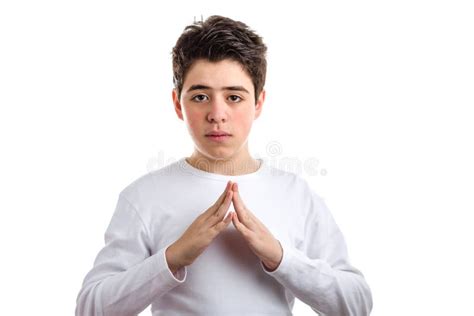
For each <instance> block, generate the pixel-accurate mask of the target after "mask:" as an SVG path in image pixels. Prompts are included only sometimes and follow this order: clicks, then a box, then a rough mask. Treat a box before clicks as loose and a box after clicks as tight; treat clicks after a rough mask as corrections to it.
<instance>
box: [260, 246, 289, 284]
mask: <svg viewBox="0 0 474 316" xmlns="http://www.w3.org/2000/svg"><path fill="white" fill-rule="evenodd" d="M280 244H281V248H282V249H283V256H282V258H281V262H280V265H279V266H278V267H277V268H276V269H275V270H273V271H269V270H267V268H265V265H264V264H263V262H262V261H261V260H260V265H261V266H262V269H263V271H265V273H267V274H269V275H271V276H274V277H276V276H280V275H284V274H286V273H287V272H288V271H289V269H290V267H291V261H292V260H293V259H294V256H295V254H294V252H293V251H294V250H293V248H291V247H290V246H287V245H286V244H285V243H284V242H282V241H280Z"/></svg>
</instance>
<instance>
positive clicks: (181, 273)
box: [157, 243, 188, 285]
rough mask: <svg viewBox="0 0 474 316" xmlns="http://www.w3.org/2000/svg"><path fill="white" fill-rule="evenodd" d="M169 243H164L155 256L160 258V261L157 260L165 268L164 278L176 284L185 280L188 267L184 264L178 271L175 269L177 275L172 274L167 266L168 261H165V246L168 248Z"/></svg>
mask: <svg viewBox="0 0 474 316" xmlns="http://www.w3.org/2000/svg"><path fill="white" fill-rule="evenodd" d="M170 245H171V243H170V244H169V245H166V246H165V247H163V248H162V249H161V250H160V251H159V252H161V253H160V254H158V256H157V257H158V258H159V260H160V262H159V264H160V266H161V267H164V269H166V272H167V273H165V275H166V278H167V279H168V280H167V281H168V282H170V283H175V284H176V285H177V284H181V283H183V282H184V281H186V276H187V275H188V269H187V268H186V266H184V267H182V268H180V269H179V270H178V271H176V274H177V275H174V274H173V272H172V271H171V270H170V267H169V266H168V262H167V261H166V248H168V247H169V246H170Z"/></svg>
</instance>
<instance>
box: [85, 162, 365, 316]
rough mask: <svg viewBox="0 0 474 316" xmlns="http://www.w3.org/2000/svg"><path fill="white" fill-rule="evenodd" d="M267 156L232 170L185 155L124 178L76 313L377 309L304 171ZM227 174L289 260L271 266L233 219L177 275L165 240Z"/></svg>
mask: <svg viewBox="0 0 474 316" xmlns="http://www.w3.org/2000/svg"><path fill="white" fill-rule="evenodd" d="M259 160H260V161H261V163H262V164H261V166H260V168H259V169H258V170H257V171H256V172H254V173H250V174H245V175H240V176H226V175H221V174H214V173H209V172H206V171H202V170H200V169H197V168H195V167H193V166H191V165H190V164H189V163H188V162H187V161H186V159H185V158H181V159H180V160H178V161H176V162H174V163H171V164H169V165H167V166H165V167H163V168H161V169H159V170H155V171H153V172H150V173H147V174H145V175H143V176H141V177H139V178H138V179H136V180H135V181H133V182H132V183H131V184H129V185H128V186H127V187H125V188H124V189H123V190H122V191H121V192H120V194H119V197H118V202H117V205H116V209H115V212H114V214H113V216H112V219H111V221H110V224H109V226H108V228H107V230H106V232H105V246H104V247H103V248H102V249H101V251H100V252H99V253H98V255H97V257H96V259H95V262H94V266H93V268H92V269H91V270H90V271H89V273H88V274H87V275H86V277H85V279H84V282H83V284H82V288H81V290H80V292H79V294H78V296H77V306H76V315H114V316H119V315H137V314H139V313H140V312H141V311H143V310H144V309H145V308H147V307H148V306H149V305H150V304H151V310H152V314H153V315H154V316H157V315H165V316H184V315H206V316H217V315H219V316H222V315H226V316H232V315H238V316H242V315H246V316H256V315H259V316H261V315H272V316H278V315H292V313H291V310H292V308H293V305H294V299H295V297H297V298H298V299H300V300H301V301H303V302H304V303H306V304H308V305H309V306H310V307H311V308H312V309H313V310H314V311H315V312H318V313H320V314H321V315H337V316H342V315H369V313H370V311H371V309H372V296H371V292H370V289H369V286H368V285H367V283H366V281H365V279H364V277H363V275H362V273H361V272H360V271H359V270H357V269H356V268H354V267H353V266H351V265H350V263H349V261H348V255H347V248H346V244H345V240H344V237H343V235H342V233H341V231H340V230H339V228H338V226H337V225H336V223H335V221H334V219H333V217H332V215H331V214H330V212H329V210H328V208H327V206H326V204H325V203H324V201H323V200H322V199H321V198H320V197H319V196H318V195H317V194H316V193H315V192H314V191H313V190H312V189H311V188H310V187H309V185H308V183H307V182H306V181H305V180H304V179H303V178H302V177H300V176H298V175H297V174H295V173H292V172H287V171H283V170H280V169H277V168H275V167H272V166H270V165H269V164H268V163H267V161H266V160H264V159H259ZM228 180H232V181H234V182H237V183H238V184H239V191H240V195H241V197H242V200H243V201H244V203H245V205H246V207H247V208H248V209H249V210H250V211H251V212H252V213H253V214H254V215H255V216H256V217H257V218H259V220H260V221H261V222H262V223H263V224H264V225H265V226H266V227H267V228H268V229H269V230H270V232H271V233H272V234H273V236H274V237H275V238H276V239H278V241H279V242H280V244H281V246H282V248H283V257H282V261H281V263H280V265H279V266H278V268H277V269H276V270H274V271H272V272H270V271H268V270H266V268H265V267H264V266H263V263H262V262H261V261H260V260H259V259H258V257H257V256H256V255H255V254H254V253H253V252H252V251H251V249H250V248H249V247H248V245H247V243H246V241H245V240H244V238H243V237H242V236H241V235H240V233H239V232H238V231H237V230H236V228H235V227H234V226H233V224H232V223H230V224H229V225H228V226H227V227H226V228H225V230H224V231H222V232H221V233H220V234H219V235H218V236H217V237H216V238H215V239H214V240H213V242H212V243H211V244H210V245H209V246H208V247H207V248H206V250H205V251H204V252H203V253H202V254H201V255H200V256H199V257H198V258H197V259H196V260H195V261H194V262H193V263H192V264H191V265H189V266H186V267H183V268H181V269H180V270H178V272H177V273H176V275H174V274H173V273H172V272H171V270H170V269H169V267H168V264H167V262H166V256H165V250H166V248H167V247H168V246H170V245H171V244H172V243H173V242H175V241H176V240H177V239H179V237H180V236H181V235H182V234H183V233H184V231H185V230H186V229H187V227H188V226H189V225H190V224H191V223H192V222H193V221H194V220H195V219H196V217H197V216H199V215H200V214H201V213H203V212H204V211H206V210H207V209H208V208H209V207H210V206H211V205H212V204H213V203H214V202H215V201H216V200H217V198H218V197H219V196H220V194H222V192H223V191H224V188H225V186H226V183H227V181H228ZM232 210H233V206H232V204H231V207H230V209H229V211H228V212H230V211H232Z"/></svg>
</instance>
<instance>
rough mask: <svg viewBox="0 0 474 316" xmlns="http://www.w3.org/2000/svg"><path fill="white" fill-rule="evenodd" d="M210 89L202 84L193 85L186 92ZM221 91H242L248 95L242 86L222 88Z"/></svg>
mask: <svg viewBox="0 0 474 316" xmlns="http://www.w3.org/2000/svg"><path fill="white" fill-rule="evenodd" d="M210 89H211V87H209V86H205V85H203V84H193V85H192V86H191V87H189V89H188V90H186V92H190V91H194V90H210ZM221 90H231V91H242V92H246V93H248V94H250V92H248V90H247V89H245V88H244V87H243V86H229V87H222V89H221Z"/></svg>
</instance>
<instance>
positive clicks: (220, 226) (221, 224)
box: [214, 212, 233, 234]
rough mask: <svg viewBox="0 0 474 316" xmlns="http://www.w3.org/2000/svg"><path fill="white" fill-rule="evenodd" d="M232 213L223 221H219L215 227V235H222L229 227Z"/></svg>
mask: <svg viewBox="0 0 474 316" xmlns="http://www.w3.org/2000/svg"><path fill="white" fill-rule="evenodd" d="M232 213H233V212H231V213H229V214H228V215H227V217H226V218H225V219H224V220H223V221H219V222H218V223H217V224H216V225H214V230H215V233H217V234H218V233H220V232H221V231H222V230H223V229H224V228H226V227H227V226H228V225H229V223H230V221H231V220H232Z"/></svg>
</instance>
